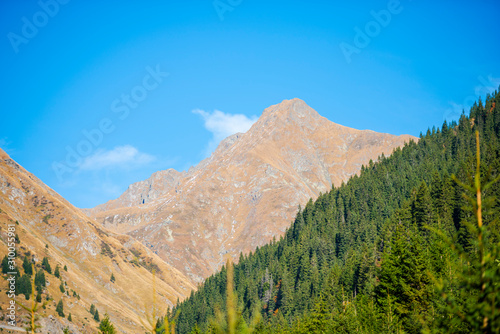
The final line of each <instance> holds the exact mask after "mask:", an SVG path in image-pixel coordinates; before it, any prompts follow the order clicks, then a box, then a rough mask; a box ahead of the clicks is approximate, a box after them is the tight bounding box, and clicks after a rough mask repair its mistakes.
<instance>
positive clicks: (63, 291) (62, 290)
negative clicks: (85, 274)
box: [59, 282, 66, 293]
mask: <svg viewBox="0 0 500 334" xmlns="http://www.w3.org/2000/svg"><path fill="white" fill-rule="evenodd" d="M59 290H61V292H62V293H65V292H66V290H65V289H64V284H63V282H61V284H60V285H59Z"/></svg>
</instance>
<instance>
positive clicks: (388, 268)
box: [176, 92, 500, 333]
mask: <svg viewBox="0 0 500 334" xmlns="http://www.w3.org/2000/svg"><path fill="white" fill-rule="evenodd" d="M499 103H500V94H498V92H495V94H494V95H493V96H488V98H487V101H486V103H484V104H483V103H482V102H481V101H480V102H479V103H477V104H475V105H474V106H473V108H472V109H471V112H470V116H469V117H466V116H465V115H462V117H461V118H460V120H459V122H458V123H456V122H453V123H451V124H447V123H446V122H445V123H444V124H443V126H442V127H441V128H439V129H435V128H433V129H432V130H428V131H427V134H425V135H422V136H421V138H420V140H419V142H418V143H415V142H410V143H409V144H407V145H405V146H404V148H402V149H399V148H398V149H396V151H395V152H394V153H393V154H392V155H391V156H390V157H388V158H387V157H382V158H381V159H379V160H378V161H377V162H376V163H373V164H372V163H370V164H368V165H367V166H365V167H363V168H362V171H361V173H360V175H359V177H358V176H353V177H352V178H351V179H350V180H349V181H348V182H347V183H346V184H344V185H341V186H339V187H335V188H334V189H332V190H331V191H329V192H327V193H325V194H323V195H321V196H319V198H318V199H317V200H316V201H315V202H313V201H310V202H309V203H308V204H307V205H306V206H305V208H304V209H303V210H300V211H299V212H298V213H297V216H296V219H295V221H294V223H293V224H292V226H291V227H290V228H289V229H288V230H287V231H286V233H285V235H284V236H283V237H282V238H280V240H279V241H277V242H272V243H270V244H267V245H265V246H263V247H261V248H258V249H257V250H256V251H255V252H253V253H251V254H249V255H248V256H242V258H241V259H240V261H239V263H238V264H236V265H234V269H233V265H229V267H228V266H225V267H224V268H222V270H221V272H219V273H217V274H215V275H213V276H211V277H209V278H208V279H207V280H206V281H205V283H204V284H203V286H202V287H200V289H199V290H198V291H197V292H196V293H194V294H193V295H192V296H191V297H190V298H188V299H187V300H185V301H183V302H182V303H180V304H179V305H178V306H176V311H178V312H180V317H179V322H178V327H177V330H178V333H190V332H191V330H193V332H192V333H200V332H205V331H207V330H208V332H209V333H219V332H228V328H230V327H231V328H233V330H234V329H235V328H236V330H237V332H240V333H250V332H252V331H251V329H252V328H255V329H256V330H255V332H258V333H420V332H428V333H443V332H452V333H498V332H499V331H500V315H499V313H498V309H499V308H500V284H499V283H500V267H499V266H498V256H500V244H499V241H500V227H499V225H498V223H499V221H498V217H499V209H500V202H499V201H498V199H499V198H500V182H498V180H499V178H500V141H499V139H500V104H499ZM476 131H478V135H477V136H478V140H476V136H475V132H476ZM478 143H479V144H478ZM476 145H477V149H476ZM479 148H480V152H481V154H480V156H479V155H477V153H478V151H477V150H478V149H479ZM479 161H481V162H480V166H479ZM476 168H477V171H476ZM452 174H454V175H456V180H457V181H453V179H452V177H451V175H452ZM494 178H497V182H496V183H489V182H490V181H492V180H493V179H494ZM465 195H467V196H468V197H465ZM481 203H482V204H481ZM229 269H231V270H229ZM233 270H234V285H235V289H234V292H233V291H232V289H230V290H229V291H228V290H227V288H228V287H229V288H231V284H232V283H231V282H232V280H231V276H232V275H231V274H230V272H232V271H233ZM233 293H236V297H233V296H232V295H233ZM217 310H220V312H219V311H217ZM252 323H253V325H252V326H250V329H249V328H248V327H247V324H248V325H250V324H252ZM255 323H257V325H256V326H255Z"/></svg>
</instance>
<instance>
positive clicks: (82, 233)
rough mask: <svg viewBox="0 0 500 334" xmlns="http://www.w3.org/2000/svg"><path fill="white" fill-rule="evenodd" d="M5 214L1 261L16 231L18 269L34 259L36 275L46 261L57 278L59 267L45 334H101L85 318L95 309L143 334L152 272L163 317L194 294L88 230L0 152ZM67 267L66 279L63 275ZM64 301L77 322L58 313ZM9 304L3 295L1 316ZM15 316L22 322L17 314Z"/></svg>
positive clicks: (0, 221)
mask: <svg viewBox="0 0 500 334" xmlns="http://www.w3.org/2000/svg"><path fill="white" fill-rule="evenodd" d="M0 210H1V212H0V256H1V257H2V258H3V256H4V255H5V254H7V244H6V240H7V235H6V233H7V225H9V224H14V226H15V228H16V233H17V234H18V235H19V239H20V243H19V244H17V248H18V256H17V263H18V265H19V267H20V268H21V263H22V259H23V257H24V256H25V255H27V256H29V257H32V258H33V259H34V260H35V262H36V266H37V267H38V268H40V263H41V260H42V258H43V257H45V256H47V257H48V258H49V260H50V264H51V266H52V271H54V269H55V267H56V265H59V266H60V272H61V275H62V276H61V279H58V278H56V277H55V276H54V275H50V274H46V277H47V278H48V281H49V285H48V287H47V288H46V290H45V292H46V293H45V294H44V295H43V296H44V300H45V299H46V296H50V297H51V298H52V299H51V300H50V301H49V303H48V305H47V307H46V308H45V309H42V310H41V313H40V315H41V316H42V317H43V319H42V320H41V321H40V323H41V324H42V325H43V329H42V332H44V333H48V332H50V333H62V329H63V328H64V327H66V326H69V328H70V330H71V331H72V332H73V333H94V332H96V327H97V325H98V323H97V322H96V321H95V320H93V317H92V315H91V314H90V313H89V312H88V310H89V308H90V305H91V304H95V306H96V307H97V309H98V311H99V313H100V315H101V318H102V317H103V316H104V313H108V314H109V315H110V318H111V321H112V322H113V323H114V324H115V326H116V327H118V328H119V329H120V331H122V332H125V333H140V332H143V329H142V325H141V320H143V321H144V320H145V318H146V317H145V308H146V305H149V307H151V305H152V303H153V292H152V291H153V287H152V281H153V275H152V272H153V270H155V271H156V276H157V279H156V291H157V297H156V299H157V300H158V303H159V304H160V308H163V310H165V311H166V309H167V307H169V306H172V305H173V304H174V303H175V302H176V301H177V300H178V299H180V300H182V299H183V298H185V297H186V296H188V295H189V293H190V292H191V290H192V289H193V288H194V286H193V285H192V284H191V283H190V282H189V280H188V279H187V278H186V277H185V276H184V275H183V274H182V273H180V272H179V271H178V270H176V269H174V268H173V267H171V266H170V265H167V264H166V263H165V262H164V261H163V260H161V259H160V258H159V257H158V256H157V255H155V254H154V253H153V252H151V251H150V250H148V249H147V248H146V247H144V246H143V245H142V244H141V243H139V242H137V241H136V240H134V239H133V238H131V237H130V236H126V235H120V234H117V233H113V232H110V231H108V230H106V229H105V228H102V227H100V226H96V224H94V223H92V222H90V221H89V220H90V219H89V218H88V217H87V216H86V215H85V214H83V213H82V212H81V211H80V210H79V209H77V208H75V207H74V206H72V205H71V204H70V203H69V202H67V201H66V200H64V199H63V198H62V197H61V196H59V195H58V194H57V193H56V192H54V191H53V190H52V189H50V188H49V187H47V186H46V185H45V184H43V183H42V182H41V181H40V180H39V179H37V178H36V177H35V176H34V175H32V174H31V173H29V172H27V171H26V170H25V169H24V168H22V167H21V166H19V165H18V164H17V163H16V162H15V161H13V160H12V159H11V158H10V157H9V156H8V155H7V154H6V153H5V152H4V151H2V150H1V149H0ZM16 221H17V222H18V224H16V223H15V222H16ZM65 265H66V266H67V268H68V271H64V270H63V267H64V266H65ZM21 272H23V270H22V269H21ZM111 274H113V275H114V277H115V279H116V281H115V282H114V283H113V282H111V281H110V277H111ZM4 278H6V277H5V275H4ZM61 282H65V283H63V284H66V288H65V290H66V291H67V292H66V293H62V292H61V291H60V289H59V286H60V284H61ZM6 288H7V281H6V280H3V279H2V280H0V289H1V290H2V291H5V290H6ZM68 291H69V292H68ZM73 291H74V292H75V296H73ZM76 295H79V296H80V298H77V297H76ZM61 299H62V300H63V303H64V311H65V314H66V316H67V315H68V314H69V313H71V315H72V322H70V321H68V320H67V319H65V318H61V317H59V316H58V315H57V314H56V312H55V307H56V304H57V303H58V302H59V300H61ZM17 300H19V301H21V302H24V303H25V304H26V300H25V297H24V296H23V295H19V296H17ZM7 303H8V297H7V295H6V294H5V293H0V304H1V305H2V310H1V311H0V313H2V314H3V315H5V313H4V312H5V310H6V306H7V305H8V304H7ZM17 312H18V314H19V315H21V314H22V312H21V310H20V309H18V311H17Z"/></svg>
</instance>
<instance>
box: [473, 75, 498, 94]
mask: <svg viewBox="0 0 500 334" xmlns="http://www.w3.org/2000/svg"><path fill="white" fill-rule="evenodd" d="M478 79H479V81H480V82H481V85H478V86H476V87H474V92H475V93H476V96H478V97H479V96H485V95H486V94H491V93H493V92H494V91H495V90H497V89H498V86H499V85H500V78H495V77H493V76H491V75H488V78H484V77H482V76H480V77H479V78H478Z"/></svg>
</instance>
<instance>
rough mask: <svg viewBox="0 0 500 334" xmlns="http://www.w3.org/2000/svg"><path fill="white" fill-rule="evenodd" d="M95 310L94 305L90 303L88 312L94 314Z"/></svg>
mask: <svg viewBox="0 0 500 334" xmlns="http://www.w3.org/2000/svg"><path fill="white" fill-rule="evenodd" d="M95 310H96V308H95V305H94V304H92V305H90V310H89V312H90V314H92V315H94V314H95Z"/></svg>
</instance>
